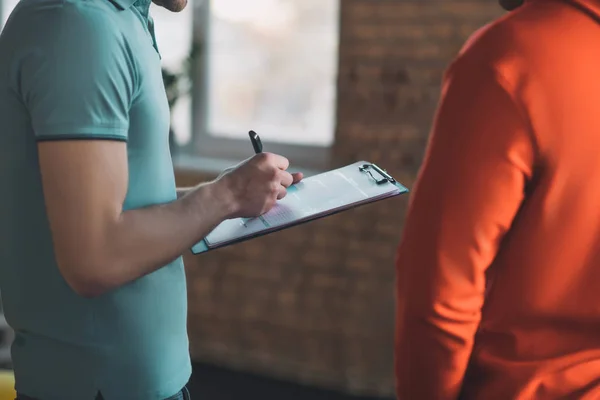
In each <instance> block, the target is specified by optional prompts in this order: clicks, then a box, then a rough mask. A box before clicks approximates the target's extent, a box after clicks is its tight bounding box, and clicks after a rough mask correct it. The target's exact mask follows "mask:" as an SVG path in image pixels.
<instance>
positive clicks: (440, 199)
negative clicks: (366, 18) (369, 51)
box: [395, 0, 600, 400]
mask: <svg viewBox="0 0 600 400" xmlns="http://www.w3.org/2000/svg"><path fill="white" fill-rule="evenodd" d="M575 1H576V0H573V1H572V2H571V3H569V2H567V1H566V0H565V1H562V0H530V1H527V2H526V3H525V4H524V5H523V6H522V7H520V8H518V9H517V10H515V11H513V12H511V13H508V14H507V15H505V16H504V17H503V18H501V19H499V20H497V21H495V22H494V23H492V24H490V25H489V26H486V27H485V28H483V29H482V30H480V31H479V32H477V33H476V34H475V35H474V36H473V37H472V38H471V39H470V40H469V42H468V43H467V44H466V46H465V48H464V49H463V51H461V53H460V55H459V56H458V57H457V59H456V60H455V61H454V62H453V63H452V65H451V66H450V67H449V69H448V71H447V74H446V76H445V80H444V85H443V91H442V98H441V103H440V105H439V109H438V112H437V115H436V118H435V123H434V126H433V131H432V134H431V137H430V142H429V145H428V149H427V153H426V157H425V161H424V164H423V166H422V168H421V171H420V173H419V177H418V180H417V183H416V185H415V187H414V188H413V194H412V197H411V204H410V207H409V212H408V218H407V223H406V226H405V230H404V234H403V238H402V241H401V243H400V246H399V249H398V255H397V256H398V257H397V302H398V304H397V305H398V314H397V326H396V348H395V351H396V354H395V355H396V376H397V394H398V398H399V399H407V400H429V399H431V400H444V399H456V398H457V397H458V396H459V394H460V395H461V398H463V399H485V400H492V399H501V400H511V399H519V400H520V399H523V400H524V399H527V400H532V399H564V398H569V399H573V398H577V399H600V23H599V21H597V20H595V19H594V18H595V16H597V15H600V0H577V2H576V3H575ZM582 10H587V11H588V13H586V12H583V11H582Z"/></svg>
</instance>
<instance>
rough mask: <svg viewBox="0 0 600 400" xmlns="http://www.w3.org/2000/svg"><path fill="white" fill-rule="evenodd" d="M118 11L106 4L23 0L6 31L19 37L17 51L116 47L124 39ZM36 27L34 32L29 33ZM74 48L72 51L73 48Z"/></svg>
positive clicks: (72, 0)
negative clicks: (86, 46) (117, 21)
mask: <svg viewBox="0 0 600 400" xmlns="http://www.w3.org/2000/svg"><path fill="white" fill-rule="evenodd" d="M117 15H118V14H117V11H116V9H115V7H114V6H113V5H112V4H111V3H110V2H109V1H108V0H101V1H90V0H87V1H86V0H84V1H75V0H22V1H21V2H20V4H19V5H18V6H17V8H15V11H14V13H13V15H11V18H10V20H9V21H8V23H7V25H6V27H5V30H6V31H7V34H8V35H10V34H11V33H12V34H13V36H15V35H19V36H18V37H17V38H16V40H17V41H18V42H19V43H18V44H19V46H20V47H24V48H26V47H36V48H38V49H52V50H56V49H60V48H61V47H66V48H72V49H73V51H76V50H77V47H83V46H84V45H85V44H86V43H87V44H88V45H89V46H94V45H98V44H103V45H107V44H111V43H118V42H120V41H121V40H122V39H123V35H122V34H121V32H120V30H119V26H118V24H117V23H116V17H117ZM32 27H35V29H32ZM73 46H74V48H73Z"/></svg>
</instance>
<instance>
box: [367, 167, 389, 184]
mask: <svg viewBox="0 0 600 400" xmlns="http://www.w3.org/2000/svg"><path fill="white" fill-rule="evenodd" d="M369 168H372V169H373V170H375V172H377V173H378V174H379V175H381V176H382V177H383V178H381V179H377V178H376V177H375V176H374V175H373V173H372V172H371V171H370V170H369ZM358 170H359V171H360V172H365V173H367V174H369V176H370V177H371V179H373V180H374V181H375V183H376V184H378V185H381V184H384V183H387V182H393V179H391V178H392V177H391V176H389V175H388V174H386V173H384V172H383V170H381V169H380V168H378V167H376V166H375V165H373V164H363V165H359V166H358ZM390 179H391V180H390Z"/></svg>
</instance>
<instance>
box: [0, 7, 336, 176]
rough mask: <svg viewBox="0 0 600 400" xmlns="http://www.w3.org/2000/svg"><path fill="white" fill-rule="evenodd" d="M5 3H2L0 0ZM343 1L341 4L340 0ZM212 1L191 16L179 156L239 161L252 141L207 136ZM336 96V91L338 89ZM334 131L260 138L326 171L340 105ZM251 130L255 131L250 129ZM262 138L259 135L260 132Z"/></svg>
mask: <svg viewBox="0 0 600 400" xmlns="http://www.w3.org/2000/svg"><path fill="white" fill-rule="evenodd" d="M0 1H2V0H0ZM338 1H340V2H341V1H342V0H338ZM210 2H211V0H203V1H198V2H194V3H193V4H194V10H193V16H192V21H193V22H192V29H193V32H192V40H193V41H194V43H193V46H195V48H196V50H197V56H196V57H195V60H194V63H193V65H192V68H191V82H192V87H191V92H190V96H191V109H192V110H191V117H192V121H191V132H192V135H191V138H190V141H189V142H188V143H187V144H186V145H183V146H178V150H177V152H178V153H179V154H183V155H185V156H192V157H194V156H195V157H199V158H202V159H226V160H235V161H240V160H243V159H246V158H248V157H250V156H251V155H252V154H253V149H252V145H251V143H250V140H249V139H245V138H244V139H242V138H240V139H238V138H230V137H219V136H217V135H215V134H214V133H213V134H211V133H210V132H208V128H207V125H208V121H207V120H208V118H207V117H208V115H207V111H208V110H207V109H208V107H207V101H208V90H207V87H208V85H207V80H208V51H207V47H208V35H209V22H210V21H209V17H210ZM340 14H341V13H338V17H337V18H338V21H337V34H338V38H339V35H340V33H339V32H340V18H341V15H340ZM338 71H339V49H338V51H337V54H336V86H337V79H338V78H337V77H338ZM336 94H337V88H336ZM333 113H334V116H333V117H334V121H335V122H334V127H333V141H332V143H331V144H330V145H326V146H320V145H305V144H299V143H285V142H277V141H270V140H269V139H268V138H265V137H264V135H263V136H261V140H262V142H263V145H264V151H265V152H272V153H277V154H281V155H284V156H285V157H286V158H288V159H289V160H290V163H291V164H293V165H296V166H301V167H305V168H311V169H314V170H326V169H328V168H329V167H330V163H331V158H332V150H333V145H334V144H335V140H336V137H337V130H338V101H337V95H336V101H335V104H334V106H333ZM248 129H249V130H250V129H252V127H248ZM258 133H259V134H260V132H258Z"/></svg>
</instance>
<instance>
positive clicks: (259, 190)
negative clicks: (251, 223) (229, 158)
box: [216, 153, 302, 218]
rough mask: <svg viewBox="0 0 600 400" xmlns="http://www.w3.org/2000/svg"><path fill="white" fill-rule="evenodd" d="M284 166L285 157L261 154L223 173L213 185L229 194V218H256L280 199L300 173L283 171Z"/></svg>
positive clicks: (299, 177)
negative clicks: (218, 186)
mask: <svg viewBox="0 0 600 400" xmlns="http://www.w3.org/2000/svg"><path fill="white" fill-rule="evenodd" d="M288 166H289V161H288V160H287V159H286V158H285V157H282V156H279V155H276V154H272V153H261V154H257V155H255V156H254V157H252V158H249V159H248V160H246V161H244V162H242V163H240V164H238V165H236V166H235V167H232V168H231V169H229V170H226V171H224V172H223V173H222V174H221V175H220V177H219V178H218V179H217V181H216V183H217V184H218V185H220V186H221V187H222V188H224V189H225V190H226V191H227V192H229V193H230V196H229V199H230V207H231V208H230V209H231V215H230V217H231V218H235V217H257V216H259V215H262V214H264V213H266V212H267V211H269V210H270V209H271V208H272V207H273V206H274V205H275V202H276V201H277V200H278V199H282V198H284V197H285V195H286V193H287V190H286V189H287V188H288V187H289V186H290V185H292V184H294V183H297V182H299V181H300V180H302V174H301V173H295V174H290V173H289V172H287V168H288Z"/></svg>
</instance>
